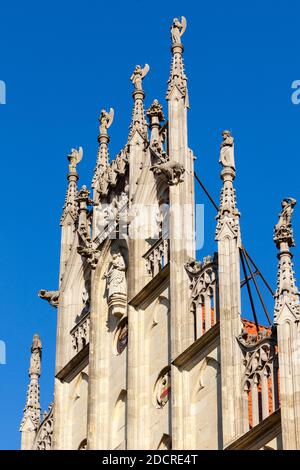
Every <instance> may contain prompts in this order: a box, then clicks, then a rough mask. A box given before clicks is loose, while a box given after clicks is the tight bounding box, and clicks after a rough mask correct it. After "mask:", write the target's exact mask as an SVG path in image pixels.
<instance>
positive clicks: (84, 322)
mask: <svg viewBox="0 0 300 470" xmlns="http://www.w3.org/2000/svg"><path fill="white" fill-rule="evenodd" d="M89 332H90V316H89V313H88V314H87V315H85V316H84V317H83V318H82V319H81V320H80V322H79V323H77V325H75V326H74V328H72V330H71V331H70V335H71V337H72V345H73V349H74V351H75V353H76V354H77V353H78V352H79V351H81V349H83V348H84V346H85V345H86V344H88V343H89Z"/></svg>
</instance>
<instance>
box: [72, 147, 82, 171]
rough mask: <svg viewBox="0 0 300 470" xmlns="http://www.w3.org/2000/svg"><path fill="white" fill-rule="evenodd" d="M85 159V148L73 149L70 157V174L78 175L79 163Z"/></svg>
mask: <svg viewBox="0 0 300 470" xmlns="http://www.w3.org/2000/svg"><path fill="white" fill-rule="evenodd" d="M82 157H83V148H82V147H79V149H78V150H77V149H71V152H70V154H69V155H68V160H69V162H70V164H69V172H70V173H76V168H77V165H78V163H80V162H81V160H82Z"/></svg>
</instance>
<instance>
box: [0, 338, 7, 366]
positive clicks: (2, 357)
mask: <svg viewBox="0 0 300 470" xmlns="http://www.w3.org/2000/svg"><path fill="white" fill-rule="evenodd" d="M1 364H2V365H3V364H6V346H5V343H4V341H2V340H0V365H1Z"/></svg>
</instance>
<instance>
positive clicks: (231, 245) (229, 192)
mask: <svg viewBox="0 0 300 470" xmlns="http://www.w3.org/2000/svg"><path fill="white" fill-rule="evenodd" d="M222 136H223V141H222V143H221V148H220V160H219V161H220V163H221V164H222V167H223V169H222V171H221V179H222V181H223V187H222V190H221V201H220V208H219V212H218V215H217V221H218V223H217V229H216V240H217V242H218V267H219V311H220V349H221V364H222V373H221V381H222V423H223V445H224V446H227V445H228V444H229V442H231V441H233V440H234V439H236V438H237V437H238V436H239V435H241V434H242V432H243V431H244V427H245V420H244V416H243V401H242V368H241V364H242V362H243V357H242V352H241V349H240V347H239V345H238V342H237V337H238V336H239V335H240V334H241V331H242V321H241V291H240V282H241V279H240V253H239V249H240V247H241V237H240V224H239V212H238V210H237V207H236V195H235V189H234V187H233V181H234V178H235V165H234V139H233V137H232V136H231V133H230V132H229V131H224V132H223V133H222Z"/></svg>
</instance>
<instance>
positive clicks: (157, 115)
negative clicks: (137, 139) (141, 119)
mask: <svg viewBox="0 0 300 470" xmlns="http://www.w3.org/2000/svg"><path fill="white" fill-rule="evenodd" d="M147 116H148V118H149V121H150V129H151V138H150V143H151V145H152V146H153V147H156V148H157V150H158V151H159V150H160V149H161V147H162V142H161V138H160V135H159V130H160V127H161V124H160V123H161V122H163V121H164V120H165V116H164V113H163V107H162V105H161V104H160V103H159V102H158V100H156V99H155V100H154V101H153V103H152V104H151V106H150V108H149V109H148V110H147Z"/></svg>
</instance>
